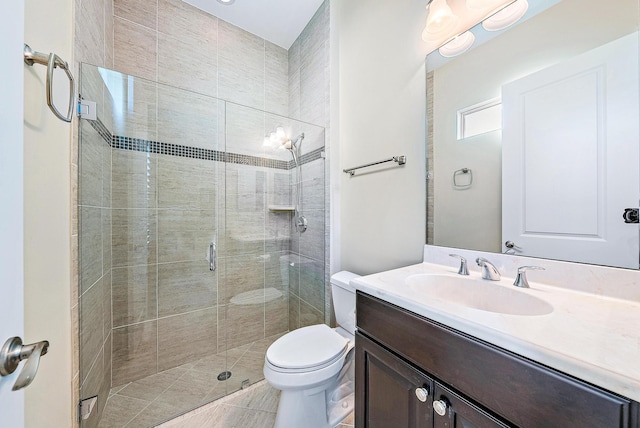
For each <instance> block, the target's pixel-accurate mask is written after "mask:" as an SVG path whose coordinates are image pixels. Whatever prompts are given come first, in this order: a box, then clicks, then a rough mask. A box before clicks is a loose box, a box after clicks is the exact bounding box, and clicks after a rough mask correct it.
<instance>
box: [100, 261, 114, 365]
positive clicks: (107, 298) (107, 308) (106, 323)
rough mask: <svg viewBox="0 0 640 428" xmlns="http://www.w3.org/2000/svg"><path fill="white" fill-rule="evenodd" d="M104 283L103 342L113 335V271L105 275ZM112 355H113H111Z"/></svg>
mask: <svg viewBox="0 0 640 428" xmlns="http://www.w3.org/2000/svg"><path fill="white" fill-rule="evenodd" d="M100 281H101V283H102V297H101V303H102V341H103V342H104V341H105V340H106V339H107V336H108V335H109V334H110V333H111V326H112V321H111V313H112V308H111V270H109V271H108V272H106V273H105V275H104V276H103V277H102V279H101V280H100ZM109 355H111V354H109Z"/></svg>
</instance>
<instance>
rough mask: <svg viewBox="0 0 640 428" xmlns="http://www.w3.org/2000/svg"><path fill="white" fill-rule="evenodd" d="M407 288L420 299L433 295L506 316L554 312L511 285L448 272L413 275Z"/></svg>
mask: <svg viewBox="0 0 640 428" xmlns="http://www.w3.org/2000/svg"><path fill="white" fill-rule="evenodd" d="M405 281H406V284H407V285H408V286H409V288H410V289H411V290H413V291H415V292H416V293H418V294H417V295H416V297H420V298H422V299H427V300H428V299H429V298H435V299H440V300H445V301H447V302H449V303H452V304H454V305H458V306H464V307H467V308H473V309H478V310H481V311H486V312H494V313H499V314H506V315H521V316H536V315H546V314H550V313H551V312H553V306H551V305H550V304H549V303H547V302H546V301H544V300H542V299H539V298H538V297H535V296H532V295H530V294H527V293H525V292H523V291H522V290H520V289H518V288H516V287H513V289H511V288H507V287H504V286H501V285H498V284H496V283H495V282H493V281H486V280H482V279H476V278H469V277H464V276H460V277H454V276H447V275H430V274H421V275H412V276H410V277H408V278H407V279H406V280H405Z"/></svg>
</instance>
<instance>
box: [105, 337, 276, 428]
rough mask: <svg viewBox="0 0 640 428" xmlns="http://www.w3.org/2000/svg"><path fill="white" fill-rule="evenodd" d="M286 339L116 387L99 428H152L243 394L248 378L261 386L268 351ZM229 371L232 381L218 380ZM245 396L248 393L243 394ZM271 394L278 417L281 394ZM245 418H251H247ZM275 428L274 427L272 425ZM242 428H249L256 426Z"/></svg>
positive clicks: (268, 340) (258, 343)
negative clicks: (223, 373)
mask: <svg viewBox="0 0 640 428" xmlns="http://www.w3.org/2000/svg"><path fill="white" fill-rule="evenodd" d="M281 335H282V334H279V335H275V336H271V337H268V338H265V339H262V340H259V341H256V342H253V343H250V344H248V345H244V346H240V347H237V348H234V349H231V350H229V351H227V354H226V358H225V355H224V354H215V355H210V356H207V357H205V358H202V359H200V360H198V361H194V362H190V363H187V364H183V365H181V366H178V367H175V368H172V369H169V370H165V371H163V372H160V373H157V374H154V375H151V376H148V377H145V378H142V379H139V380H137V381H135V382H131V383H128V384H125V385H121V386H118V387H115V388H112V389H111V391H110V394H109V398H108V400H107V404H106V407H105V410H104V412H103V415H102V419H101V420H100V424H99V427H101V428H124V427H127V428H133V427H153V426H156V425H158V424H159V423H162V422H164V421H167V420H169V419H170V418H172V417H173V416H175V415H179V414H182V413H184V412H187V411H190V410H192V409H195V408H198V407H199V406H203V405H204V404H207V403H210V402H211V401H213V400H216V399H218V398H221V397H225V396H226V395H227V394H229V393H231V392H234V391H237V390H240V388H241V385H242V382H243V381H244V380H246V379H249V383H250V384H254V383H256V382H259V381H261V380H262V379H263V378H264V375H263V374H262V367H263V364H264V355H265V353H266V351H267V348H268V347H269V345H271V343H273V342H274V341H275V340H276V339H277V338H278V337H280V336H281ZM225 370H230V371H231V372H232V376H231V378H230V379H228V380H226V381H219V380H218V379H217V376H218V374H219V373H221V372H223V371H225ZM246 391H247V389H245V390H243V391H240V392H246ZM271 395H272V396H273V397H272V400H275V407H274V406H273V405H270V406H271V407H268V409H269V410H270V412H271V413H273V415H274V418H275V411H276V410H275V409H276V408H277V401H278V400H277V397H278V396H277V394H275V395H274V394H271ZM251 403H253V402H251ZM271 409H272V410H271ZM224 410H228V409H226V408H220V409H219V410H218V411H219V412H223V411H224ZM254 410H256V411H262V412H263V413H264V412H265V410H264V409H262V410H260V406H258V408H256V409H254ZM225 415H227V413H224V412H223V414H222V416H220V417H217V416H216V419H220V420H226V418H227V417H228V415H227V416H225ZM234 417H235V416H234ZM243 417H252V416H250V415H249V414H247V415H245V416H243ZM262 419H263V421H262V422H265V421H268V420H270V419H269V418H268V417H265V418H262ZM262 419H261V420H262ZM274 420H275V419H274ZM271 424H272V425H273V422H271ZM195 426H197V425H195ZM216 426H220V427H222V426H235V425H216ZM241 426H246V427H250V426H252V425H241ZM256 426H262V425H256ZM265 426H267V425H265Z"/></svg>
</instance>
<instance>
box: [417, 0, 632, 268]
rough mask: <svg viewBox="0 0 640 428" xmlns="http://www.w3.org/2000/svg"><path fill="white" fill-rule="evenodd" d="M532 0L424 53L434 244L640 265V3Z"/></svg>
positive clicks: (430, 240) (429, 207)
mask: <svg viewBox="0 0 640 428" xmlns="http://www.w3.org/2000/svg"><path fill="white" fill-rule="evenodd" d="M529 4H530V7H529V9H530V10H529V12H528V13H527V15H525V19H523V20H522V21H521V22H520V23H518V24H517V25H514V26H512V27H510V28H508V29H505V30H502V32H500V33H495V34H492V35H491V36H492V37H490V38H489V37H488V36H487V35H486V33H487V31H486V30H484V29H483V28H482V25H481V24H479V25H477V26H476V27H474V28H473V29H472V31H473V32H474V33H475V34H476V46H474V47H472V49H471V50H469V51H467V52H465V53H463V54H461V55H459V56H456V57H454V58H446V59H445V58H443V57H442V56H441V55H440V53H438V51H435V52H433V53H431V54H429V55H428V56H427V59H426V70H427V150H426V151H427V191H428V194H427V219H426V220H427V244H433V245H442V246H447V247H456V248H465V249H473V250H480V251H490V252H502V253H504V252H506V253H509V254H518V255H524V256H532V257H541V258H548V259H555V260H566V261H575V262H582V263H590V264H599V265H606V266H615V267H623V268H632V269H638V267H639V266H638V260H639V258H640V229H639V226H638V223H637V210H633V209H636V208H638V202H639V198H640V143H639V141H640V132H639V129H640V125H639V121H640V120H639V119H640V118H639V116H640V109H639V105H640V102H639V94H640V89H639V74H638V73H639V72H638V56H639V55H638V53H639V52H638V50H639V48H638V34H639V33H638V29H639V18H638V17H639V2H638V0H617V1H615V2H604V3H603V2H600V1H596V0H561V1H558V0H530V1H529ZM627 209H629V210H627ZM507 242H509V244H508V245H506V243H507Z"/></svg>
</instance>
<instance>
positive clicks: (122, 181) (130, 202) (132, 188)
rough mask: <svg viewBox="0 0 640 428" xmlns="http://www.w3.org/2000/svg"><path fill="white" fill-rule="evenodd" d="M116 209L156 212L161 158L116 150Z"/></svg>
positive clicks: (114, 199)
mask: <svg viewBox="0 0 640 428" xmlns="http://www.w3.org/2000/svg"><path fill="white" fill-rule="evenodd" d="M112 156H113V190H112V192H113V195H112V204H113V208H155V207H156V192H157V177H158V167H157V160H158V155H155V154H152V153H146V152H137V151H131V150H118V149H114V150H113V155H112Z"/></svg>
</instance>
